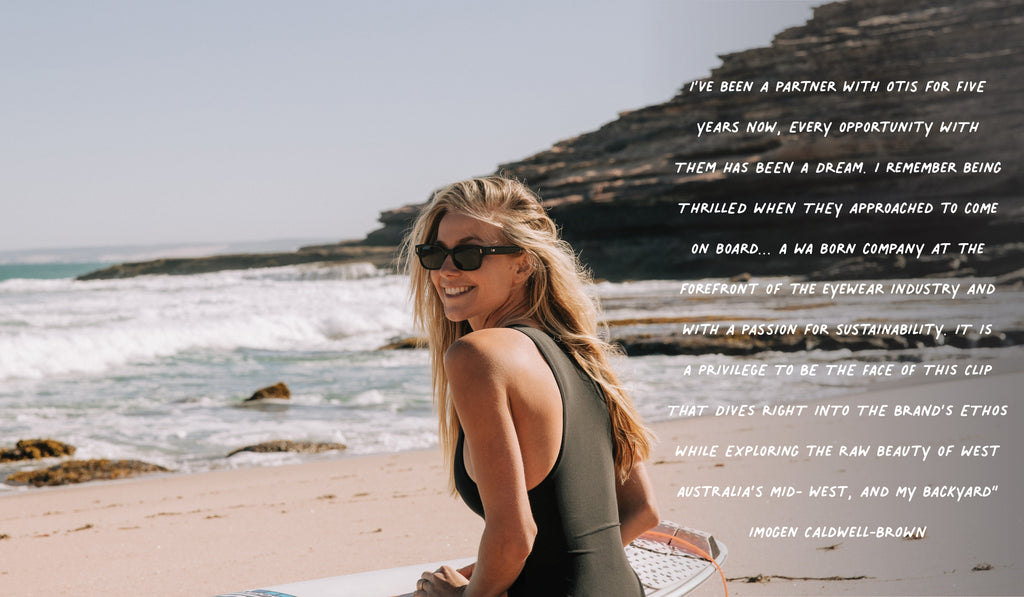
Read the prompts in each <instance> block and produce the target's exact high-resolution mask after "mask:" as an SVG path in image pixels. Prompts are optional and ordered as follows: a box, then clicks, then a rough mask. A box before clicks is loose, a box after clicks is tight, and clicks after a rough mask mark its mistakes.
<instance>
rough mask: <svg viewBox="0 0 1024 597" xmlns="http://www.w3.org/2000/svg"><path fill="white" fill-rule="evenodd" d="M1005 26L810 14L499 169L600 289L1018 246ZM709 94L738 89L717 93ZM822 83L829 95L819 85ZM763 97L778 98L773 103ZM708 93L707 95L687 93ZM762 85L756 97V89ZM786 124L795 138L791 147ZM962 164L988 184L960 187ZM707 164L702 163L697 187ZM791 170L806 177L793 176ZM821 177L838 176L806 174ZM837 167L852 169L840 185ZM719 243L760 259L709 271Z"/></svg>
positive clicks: (952, 262) (981, 12)
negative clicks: (849, 258) (761, 210)
mask: <svg viewBox="0 0 1024 597" xmlns="http://www.w3.org/2000/svg"><path fill="white" fill-rule="evenodd" d="M1022 26H1024V2H1022V1H1021V0H992V1H984V0H979V1H973V2H960V1H959V0H884V1H883V0H849V1H847V2H837V3H833V4H827V5H824V6H821V7H818V8H816V9H815V11H814V17H813V18H812V19H811V20H810V21H809V22H807V23H806V24H805V25H803V26H801V27H794V28H792V29H788V30H786V31H783V32H782V33H780V34H778V35H777V36H776V37H775V39H774V41H773V42H772V44H771V46H770V47H767V48H759V49H754V50H748V51H744V52H738V53H734V54H730V55H727V56H724V57H723V62H722V65H721V66H720V67H719V68H717V69H715V70H714V71H713V72H712V73H711V75H710V76H709V77H708V78H707V79H704V80H702V81H700V82H694V83H692V84H687V85H684V87H683V89H682V90H681V91H680V93H679V94H678V95H676V96H675V97H674V98H672V99H671V100H669V101H668V102H665V103H663V104H658V105H654V106H650V107H647V108H643V109H640V110H635V111H632V112H626V113H623V114H621V115H620V117H619V118H618V119H617V120H615V121H614V122H611V123H609V124H607V125H605V126H603V127H601V128H600V129H599V130H597V131H593V132H590V133H587V134H584V135H580V136H579V137H575V138H572V139H567V140H565V141H562V142H560V143H558V144H556V145H555V146H554V147H552V148H551V149H548V150H547V151H543V152H541V153H538V154H536V155H534V156H531V157H529V158H526V159H525V160H522V161H520V162H514V163H508V164H503V165H502V166H500V168H499V171H501V172H504V173H506V174H509V175H512V176H515V177H517V178H519V179H521V180H524V181H525V182H527V183H528V184H529V185H530V186H531V187H533V188H535V189H537V190H538V191H539V192H540V194H541V196H542V197H543V198H544V200H545V204H546V205H547V207H548V208H549V211H550V213H551V215H552V216H553V217H554V218H555V219H556V220H557V221H558V222H559V224H560V225H561V226H562V229H563V234H564V236H565V237H566V238H567V239H568V240H569V241H570V242H572V243H573V245H574V247H575V248H576V249H577V250H579V251H581V254H582V257H583V259H584V260H585V261H587V262H588V263H589V264H590V265H591V267H592V268H593V269H594V271H595V274H596V275H597V276H600V277H608V278H647V277H671V278H690V277H703V276H712V275H714V276H724V275H732V274H735V273H737V272H741V271H755V272H757V273H758V274H793V273H804V274H806V273H809V272H812V271H814V270H817V269H820V268H827V267H834V266H835V265H836V262H837V261H839V259H837V257H835V256H823V255H819V254H818V252H819V251H818V247H819V246H820V243H822V242H832V243H857V244H858V246H859V245H861V244H862V243H864V242H880V243H893V242H895V243H909V242H915V243H917V242H921V243H928V247H929V248H931V246H932V245H933V244H934V243H938V242H953V243H960V242H970V243H981V242H984V243H986V247H987V248H989V249H991V248H992V247H994V246H997V245H1002V244H1009V243H1012V242H1014V241H1017V240H1019V239H1021V238H1024V234H1022V232H1024V202H1022V201H1021V193H1020V191H1019V189H1020V188H1021V184H1022V182H1024V181H1022V176H1021V171H1020V167H1019V158H1020V157H1021V151H1020V147H1021V145H1020V141H1019V140H1020V139H1021V138H1022V137H1024V110H1022V107H1024V99H1022V98H1024V93H1022V92H1024V52H1021V51H1020V31H1021V29H1022ZM726 81H732V82H748V83H750V84H751V85H752V86H751V88H750V90H749V91H738V92H737V91H730V90H726V91H723V90H722V87H721V85H722V82H726ZM828 81H832V82H834V84H835V89H836V90H835V91H832V90H830V89H829V87H828V84H827V83H824V84H821V83H820V82H828ZM859 81H877V82H879V83H880V85H879V89H878V91H873V90H871V85H867V84H862V85H861V87H859V88H858V89H859V90H858V91H851V92H845V91H843V88H844V84H845V83H846V82H849V83H856V82H859ZM901 81H902V83H900V82H901ZM929 81H933V82H947V83H948V85H949V90H948V91H942V90H941V87H940V88H939V89H940V90H939V91H935V90H934V87H935V85H929V84H928V82H929ZM960 81H964V82H970V83H972V84H979V83H978V82H980V81H984V84H983V86H982V87H981V89H982V90H983V92H982V93H977V92H965V91H963V90H961V92H957V91H956V88H957V84H958V82H960ZM780 82H781V83H792V85H791V86H790V87H788V88H785V89H782V90H776V84H777V83H780ZM804 82H815V84H817V85H818V86H819V87H822V88H824V90H812V89H814V88H815V84H807V83H804ZM708 83H710V84H711V89H712V90H711V91H697V89H698V88H699V85H700V84H705V85H706V84H708ZM764 83H768V86H769V90H768V91H767V92H762V91H761V89H762V84H764ZM890 84H891V85H892V86H893V91H892V92H888V91H887V87H888V86H889V85H890ZM911 88H913V89H914V91H911ZM900 89H902V91H900ZM976 90H977V88H975V91H976ZM845 122H858V123H883V122H899V123H910V125H909V126H915V125H914V124H913V123H929V124H930V125H931V126H932V130H931V132H930V134H928V135H927V136H925V134H924V132H921V130H922V127H923V126H924V124H918V125H916V127H917V128H918V131H919V132H871V133H858V132H846V133H841V132H839V131H838V129H839V126H840V125H841V124H842V123H845ZM716 123H729V124H728V125H721V124H716ZM733 123H735V124H733ZM747 123H755V125H754V127H755V128H758V127H759V126H765V123H767V125H771V124H772V123H775V126H776V130H774V131H768V132H747V128H746V127H747ZM756 123H762V124H756ZM794 123H799V124H794ZM813 123H818V124H817V125H815V124H813ZM942 123H954V124H953V125H952V126H953V130H955V131H958V132H949V133H940V132H939V131H938V129H939V127H940V126H941V125H942ZM960 123H966V124H960ZM975 123H976V124H977V127H976V130H975ZM826 125H830V127H831V130H830V131H829V133H828V135H827V136H826V135H825V134H824V131H823V130H822V129H823V127H824V126H826ZM791 126H795V127H796V129H795V130H796V131H806V132H790V130H791V129H790V127H791ZM816 126H817V127H821V128H817V130H815V128H814V127H816ZM878 126H886V125H878ZM734 127H735V128H737V129H738V131H739V132H735V133H733V132H717V133H715V132H710V133H704V134H702V135H700V136H698V134H697V133H698V129H699V128H701V129H703V128H708V129H711V130H715V129H717V130H719V131H722V130H723V129H730V128H734ZM972 130H974V132H971V131H972ZM889 162H921V163H927V164H932V163H939V164H953V168H954V169H955V171H952V172H950V171H947V172H944V173H929V174H922V173H917V174H914V173H886V172H885V170H886V168H887V166H888V163H889ZM967 162H969V163H978V164H982V165H983V166H982V167H983V168H987V169H989V170H998V172H988V173H965V172H964V169H965V163H967ZM708 163H714V164H715V168H714V170H713V171H709V170H710V167H709V164H708ZM726 163H730V164H744V163H745V164H746V166H740V167H745V168H747V172H746V173H744V172H725V171H724V169H725V164H726ZM769 163H775V164H776V166H777V167H780V168H783V169H784V168H785V166H784V165H785V164H793V165H794V171H793V172H791V173H782V174H772V175H768V174H763V173H756V169H757V167H758V164H760V165H761V166H762V167H763V166H765V165H766V164H769ZM876 163H877V164H880V166H881V167H880V170H881V171H880V172H877V173H876V172H875V171H874V168H875V164H876ZM678 164H683V166H681V167H680V166H679V165H678ZM803 164H807V165H808V166H809V170H810V172H809V173H800V172H799V169H800V168H801V167H802V165H803ZM821 164H830V165H831V166H832V167H833V169H835V170H838V171H837V172H822V173H816V172H815V171H816V169H817V168H819V165H821ZM857 164H860V165H861V166H859V167H858V166H856V165H857ZM851 165H853V166H852V169H854V170H856V169H857V168H862V170H861V171H860V172H856V171H855V172H845V171H844V170H846V169H849V168H851ZM690 169H692V170H693V171H691V172H687V170H690ZM944 169H947V170H948V167H946V168H944ZM679 170H681V171H679ZM860 201H870V202H878V203H883V204H893V203H899V202H911V203H919V202H928V203H931V204H933V207H935V208H936V209H935V211H934V212H933V213H931V214H927V215H921V214H915V215H904V216H900V215H892V214H871V215H848V212H849V207H850V206H851V205H852V204H854V203H855V202H860ZM768 202H776V203H794V204H795V207H796V209H797V211H796V214H797V215H776V214H754V213H753V205H754V204H755V203H768ZM805 202H806V203H815V204H820V205H822V206H823V207H824V206H825V205H826V204H828V203H838V204H841V205H843V206H844V207H845V209H844V211H843V212H842V215H841V216H840V217H838V218H837V217H836V216H835V213H834V212H833V213H822V214H819V215H799V214H802V213H803V210H804V206H803V204H804V203H805ZM940 202H950V203H954V204H956V205H957V206H958V207H959V208H960V210H959V213H958V214H956V215H949V214H942V213H941V209H938V208H939V204H940ZM967 202H986V203H991V202H998V208H997V213H995V214H991V213H990V214H974V215H965V214H964V206H965V204H966V203H967ZM679 203H690V204H705V205H707V206H711V209H725V208H727V207H728V206H729V205H730V204H732V206H733V209H734V210H739V209H746V213H743V214H733V215H725V214H706V213H705V214H701V213H698V214H692V213H688V214H680V207H679V206H678V204H679ZM740 205H743V206H745V208H740V207H739V206H740ZM414 213H415V207H413V206H407V207H403V208H400V209H397V210H391V211H388V212H385V213H384V214H382V216H381V222H382V223H384V224H385V226H384V228H382V229H381V230H378V231H376V232H374V233H372V234H370V235H369V236H368V237H367V240H366V242H367V243H371V244H385V245H386V244H393V243H395V242H397V240H398V239H399V238H400V237H401V234H402V231H404V230H405V229H406V227H407V226H408V224H409V221H410V219H411V218H412V216H413V214H414ZM795 241H799V242H806V243H814V246H815V251H814V254H813V255H793V254H792V248H790V249H789V251H790V253H789V254H788V255H779V254H778V250H779V247H780V245H781V243H784V242H788V243H792V242H795ZM720 242H746V243H752V244H757V245H758V246H759V248H760V251H759V253H765V254H754V255H730V256H722V255H716V254H715V247H716V244H717V243H720ZM695 243H707V244H708V245H709V246H710V253H709V254H694V252H693V251H692V250H691V247H692V246H693V245H694V244H695ZM1006 250H1008V251H1009V252H1010V253H1011V257H1010V258H1009V259H1005V258H1004V259H1000V260H997V261H998V262H993V260H992V259H989V258H988V257H986V255H985V254H984V253H983V254H981V255H969V256H967V257H966V258H961V257H949V258H943V259H932V260H931V262H925V263H923V264H920V263H914V262H915V261H916V258H909V259H895V258H889V259H883V260H882V262H881V268H875V270H878V269H881V270H882V271H881V273H882V274H883V275H890V276H903V275H911V270H913V271H914V272H916V273H915V274H914V275H928V274H934V273H939V272H949V271H951V270H953V271H954V272H955V273H959V274H961V275H963V274H971V273H981V274H985V275H993V274H1000V273H1004V272H1006V271H1011V270H1013V269H1017V268H1019V267H1020V266H1021V264H1022V263H1024V260H1022V259H1021V252H1020V248H1019V247H1017V248H1016V249H1013V248H1012V247H1011V248H1009V249H1006ZM1005 253H1006V251H1004V257H1005ZM851 265H853V266H857V263H856V262H854V263H852V264H851ZM833 275H835V272H833Z"/></svg>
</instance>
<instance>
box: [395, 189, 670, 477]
mask: <svg viewBox="0 0 1024 597" xmlns="http://www.w3.org/2000/svg"><path fill="white" fill-rule="evenodd" d="M448 213H460V214H465V215H468V216H470V217H473V218H476V219H479V220H482V221H484V222H488V223H490V224H493V225H495V226H498V227H499V228H501V230H502V232H503V233H504V234H505V237H506V239H507V241H508V243H509V244H513V245H517V246H519V247H521V248H522V249H523V251H524V252H525V253H526V255H527V256H528V258H529V259H530V260H531V262H532V266H533V273H532V275H531V277H530V279H529V280H528V281H527V284H526V300H527V305H528V306H529V310H528V311H527V312H526V313H525V314H523V317H525V318H527V319H532V320H533V321H536V322H537V323H538V324H539V325H540V327H541V329H542V330H543V331H545V332H546V333H548V334H549V335H550V336H552V337H553V338H555V339H556V340H558V341H559V342H560V343H561V344H562V346H563V347H564V348H565V350H566V351H567V352H568V353H569V355H570V356H571V357H572V358H573V359H574V360H575V361H576V362H577V363H578V364H579V365H580V367H581V368H582V369H583V370H584V371H585V372H586V373H587V374H588V375H589V376H590V377H592V378H593V379H594V381H595V382H596V383H597V385H598V387H599V388H600V389H601V391H602V393H603V394H604V397H605V400H606V402H607V404H608V411H609V414H610V415H611V423H612V429H613V432H614V443H615V470H616V473H617V476H618V478H619V480H620V482H625V480H626V479H627V478H628V477H629V472H630V470H631V469H632V467H633V463H634V462H642V461H644V460H647V458H648V456H649V455H650V450H651V442H652V434H651V432H650V430H649V429H647V427H646V426H645V425H644V424H643V421H642V420H641V418H640V415H639V414H638V413H637V411H636V408H635V407H634V406H633V401H632V400H631V399H630V398H629V396H628V395H627V394H626V391H625V389H624V388H623V387H622V385H621V384H620V382H619V380H618V377H617V376H616V375H615V372H614V371H613V370H612V368H611V364H610V363H609V355H610V354H612V353H614V352H615V351H614V349H613V348H612V347H611V346H610V345H609V344H608V343H607V342H605V341H603V340H601V339H600V338H599V337H598V335H597V323H598V306H597V303H596V300H595V299H592V298H591V296H590V295H589V294H588V292H587V285H588V283H589V282H590V274H589V272H587V271H586V270H585V269H584V268H583V267H582V265H581V264H580V262H579V260H578V259H577V258H576V253H575V252H574V251H573V249H572V247H571V246H570V245H569V243H567V242H565V241H564V240H562V239H561V238H560V237H559V234H558V229H557V227H556V226H555V223H554V222H553V221H552V220H551V218H550V217H549V216H548V214H547V212H545V211H544V208H543V207H542V206H541V204H540V199H539V198H538V197H537V195H535V194H534V193H533V191H531V190H530V189H529V188H527V187H526V185H524V184H523V183H521V182H519V181H516V180H512V179H509V178H505V177H502V176H488V177H484V178H473V179H469V180H464V181H461V182H456V183H453V184H451V185H449V186H447V187H445V188H444V189H441V190H440V191H438V192H437V193H435V194H434V197H433V199H432V200H431V201H430V202H429V203H428V204H427V205H426V206H425V207H424V208H423V209H422V211H421V212H420V214H419V217H418V218H417V219H416V222H415V224H414V225H413V228H412V230H411V231H410V232H409V234H408V236H407V237H406V239H405V242H404V244H403V247H402V251H403V254H402V258H403V261H404V263H405V265H406V269H407V270H408V271H409V277H410V285H411V287H410V294H411V296H412V301H413V314H414V315H413V316H414V321H415V323H416V325H417V327H419V328H420V329H422V330H423V331H424V332H425V333H426V334H427V338H428V340H429V349H430V364H431V377H432V381H433V386H434V404H435V406H436V408H437V411H438V435H439V437H440V442H441V447H442V451H443V453H444V455H445V462H446V463H447V464H448V467H449V481H450V483H449V485H450V486H451V487H454V482H453V481H452V477H451V463H452V458H453V456H454V454H455V446H456V443H457V441H458V433H459V417H458V413H456V412H455V408H454V406H453V404H452V400H451V394H450V390H449V386H448V377H447V375H446V374H445V370H444V363H443V361H444V354H445V352H446V351H447V350H448V348H449V347H450V346H451V345H452V344H453V343H454V342H455V341H456V340H458V339H459V338H460V337H462V336H464V335H466V334H468V333H469V332H471V331H472V330H471V328H470V327H469V324H468V322H465V321H460V322H453V321H450V320H448V319H447V318H446V317H445V315H444V308H443V306H442V304H441V300H440V298H439V297H438V296H437V292H436V291H435V290H434V287H433V285H432V284H431V281H430V274H429V272H428V271H427V270H425V269H424V268H422V267H421V266H420V265H419V263H418V261H417V257H416V254H415V246H416V245H417V244H422V243H430V242H434V241H435V240H437V229H438V225H439V224H440V221H441V218H442V217H444V215H445V214H448Z"/></svg>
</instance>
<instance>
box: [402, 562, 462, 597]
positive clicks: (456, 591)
mask: <svg viewBox="0 0 1024 597" xmlns="http://www.w3.org/2000/svg"><path fill="white" fill-rule="evenodd" d="M468 584H469V580H468V579H467V578H466V577H465V576H463V575H462V574H459V571H458V570H455V569H454V568H452V567H451V566H441V567H440V568H438V569H437V570H436V571H434V572H424V573H423V575H422V576H420V579H419V580H418V581H416V591H415V592H414V593H413V594H412V595H413V597H449V596H455V597H458V596H460V595H462V594H463V593H464V592H465V591H466V585H468Z"/></svg>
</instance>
